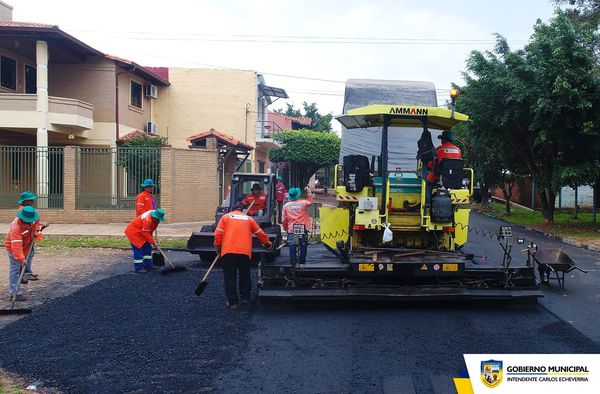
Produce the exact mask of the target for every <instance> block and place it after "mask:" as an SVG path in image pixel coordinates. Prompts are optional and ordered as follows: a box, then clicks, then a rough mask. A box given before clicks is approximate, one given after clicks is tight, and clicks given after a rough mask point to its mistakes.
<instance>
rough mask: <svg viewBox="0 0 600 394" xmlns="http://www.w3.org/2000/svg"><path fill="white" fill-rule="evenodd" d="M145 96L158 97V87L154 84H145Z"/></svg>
mask: <svg viewBox="0 0 600 394" xmlns="http://www.w3.org/2000/svg"><path fill="white" fill-rule="evenodd" d="M145 93H146V97H147V98H151V99H155V98H158V87H156V85H152V84H150V85H146V92H145Z"/></svg>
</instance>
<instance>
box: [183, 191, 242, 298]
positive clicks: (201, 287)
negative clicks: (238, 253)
mask: <svg viewBox="0 0 600 394" xmlns="http://www.w3.org/2000/svg"><path fill="white" fill-rule="evenodd" d="M253 205H254V201H252V202H251V203H250V205H248V208H246V209H245V210H244V214H246V213H248V211H249V210H250V208H252V206H253ZM220 257H221V255H220V254H219V253H217V256H216V257H215V259H214V260H213V262H212V264H211V265H210V267H208V271H206V273H205V274H204V277H203V278H202V280H201V281H200V283H198V286H196V290H195V291H194V294H196V295H197V296H201V295H202V293H204V289H206V286H208V282H207V280H206V279H208V275H210V272H211V271H212V269H213V268H214V266H215V264H217V261H219V258H220Z"/></svg>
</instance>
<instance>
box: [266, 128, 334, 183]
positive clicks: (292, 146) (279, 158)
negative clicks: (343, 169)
mask: <svg viewBox="0 0 600 394" xmlns="http://www.w3.org/2000/svg"><path fill="white" fill-rule="evenodd" d="M275 139H277V140H278V141H279V142H281V144H282V146H281V148H277V149H272V150H271V151H269V160H270V161H272V162H275V163H283V162H290V163H291V164H292V168H293V173H292V182H293V183H295V184H297V185H299V186H304V185H307V184H308V181H309V179H310V177H312V176H313V175H314V173H315V172H317V170H318V169H319V168H321V167H325V166H328V165H332V164H336V163H337V162H338V158H339V154H340V139H339V137H338V136H337V135H336V134H335V133H322V132H318V131H312V130H294V131H292V130H288V131H285V132H283V133H278V134H277V135H276V136H275Z"/></svg>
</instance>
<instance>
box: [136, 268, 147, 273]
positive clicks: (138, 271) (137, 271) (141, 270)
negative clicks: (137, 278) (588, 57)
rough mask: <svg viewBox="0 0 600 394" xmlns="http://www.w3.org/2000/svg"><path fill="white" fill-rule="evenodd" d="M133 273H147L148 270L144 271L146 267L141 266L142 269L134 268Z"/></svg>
mask: <svg viewBox="0 0 600 394" xmlns="http://www.w3.org/2000/svg"><path fill="white" fill-rule="evenodd" d="M135 273H136V274H146V273H148V271H146V269H144V268H142V269H139V270H135Z"/></svg>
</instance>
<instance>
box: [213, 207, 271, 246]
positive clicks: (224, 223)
mask: <svg viewBox="0 0 600 394" xmlns="http://www.w3.org/2000/svg"><path fill="white" fill-rule="evenodd" d="M253 234H254V235H256V236H257V237H258V239H259V240H260V242H262V243H263V245H267V244H268V243H269V236H268V235H267V234H265V232H264V231H263V230H262V229H261V228H260V227H259V226H258V224H256V222H255V221H254V219H252V218H251V217H250V216H248V215H245V214H244V213H242V212H241V211H233V212H230V213H228V214H225V215H223V217H222V218H221V220H219V224H218V225H217V228H216V230H215V247H217V248H219V247H220V248H221V256H225V255H226V254H229V253H234V254H245V255H246V256H248V257H252V235H253Z"/></svg>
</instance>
